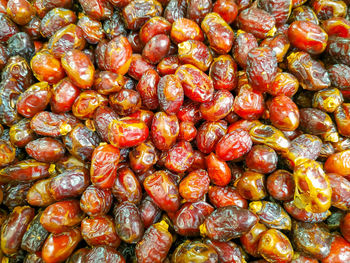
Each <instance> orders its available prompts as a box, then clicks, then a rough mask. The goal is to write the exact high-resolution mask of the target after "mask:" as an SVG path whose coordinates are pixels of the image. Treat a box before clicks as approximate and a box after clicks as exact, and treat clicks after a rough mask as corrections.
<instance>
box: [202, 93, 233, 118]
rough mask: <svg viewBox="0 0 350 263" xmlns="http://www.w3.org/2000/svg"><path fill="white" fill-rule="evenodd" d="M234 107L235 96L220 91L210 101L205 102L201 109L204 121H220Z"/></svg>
mask: <svg viewBox="0 0 350 263" xmlns="http://www.w3.org/2000/svg"><path fill="white" fill-rule="evenodd" d="M232 107H233V95H232V94H231V93H230V92H229V91H227V90H218V91H217V92H215V93H214V94H213V97H212V99H211V100H210V101H207V102H204V103H202V104H201V106H200V107H199V110H200V112H201V114H202V117H203V119H205V120H208V121H218V120H220V119H223V118H224V117H226V116H227V115H228V114H229V113H230V112H231V110H232Z"/></svg>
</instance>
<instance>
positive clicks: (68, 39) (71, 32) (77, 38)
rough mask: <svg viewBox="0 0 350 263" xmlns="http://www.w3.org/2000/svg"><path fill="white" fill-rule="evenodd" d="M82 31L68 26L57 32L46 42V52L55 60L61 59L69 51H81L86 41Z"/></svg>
mask: <svg viewBox="0 0 350 263" xmlns="http://www.w3.org/2000/svg"><path fill="white" fill-rule="evenodd" d="M83 34H84V32H83V30H82V29H81V28H80V27H78V26H77V25H75V24H69V25H68V26H65V27H63V28H61V29H60V30H58V31H57V32H56V33H55V34H54V35H53V36H52V37H50V39H49V42H48V45H47V47H48V50H49V51H50V53H51V54H53V55H54V56H55V57H56V58H61V57H62V56H63V55H64V54H65V53H67V52H68V51H70V50H73V49H77V50H83V49H84V47H85V44H86V41H85V39H84V37H83Z"/></svg>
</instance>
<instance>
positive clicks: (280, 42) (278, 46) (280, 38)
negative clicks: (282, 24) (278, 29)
mask: <svg viewBox="0 0 350 263" xmlns="http://www.w3.org/2000/svg"><path fill="white" fill-rule="evenodd" d="M261 46H263V47H269V48H271V49H272V51H274V52H275V54H276V58H277V62H282V61H283V60H284V57H285V55H286V54H287V52H288V50H289V47H290V43H289V39H288V37H287V36H285V35H282V34H279V35H277V36H275V37H274V38H266V39H265V40H264V41H263V42H261Z"/></svg>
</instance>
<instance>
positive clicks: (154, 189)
mask: <svg viewBox="0 0 350 263" xmlns="http://www.w3.org/2000/svg"><path fill="white" fill-rule="evenodd" d="M143 186H144V188H145V190H146V192H147V194H148V195H149V196H150V197H151V198H152V199H153V201H154V202H155V203H156V204H157V205H158V206H159V207H160V208H161V209H162V210H164V211H167V212H176V211H177V210H178V209H179V207H180V195H179V190H178V187H177V186H176V185H175V183H174V182H173V180H172V178H171V177H170V175H169V174H168V173H167V172H165V171H157V172H155V173H153V174H152V175H150V176H148V177H147V178H146V179H145V181H144V183H143Z"/></svg>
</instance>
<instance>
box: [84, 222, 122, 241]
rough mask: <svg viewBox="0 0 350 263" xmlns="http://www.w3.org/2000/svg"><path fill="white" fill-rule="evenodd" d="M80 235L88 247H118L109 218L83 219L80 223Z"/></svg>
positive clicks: (115, 233)
mask: <svg viewBox="0 0 350 263" xmlns="http://www.w3.org/2000/svg"><path fill="white" fill-rule="evenodd" d="M81 235H82V237H83V239H84V240H85V241H86V243H88V244H89V245H90V246H103V245H106V246H110V247H118V246H119V245H120V239H119V237H118V236H117V232H116V230H115V226H114V222H113V219H112V217H111V216H96V217H93V218H85V219H84V220H83V221H82V222H81Z"/></svg>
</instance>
